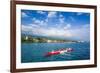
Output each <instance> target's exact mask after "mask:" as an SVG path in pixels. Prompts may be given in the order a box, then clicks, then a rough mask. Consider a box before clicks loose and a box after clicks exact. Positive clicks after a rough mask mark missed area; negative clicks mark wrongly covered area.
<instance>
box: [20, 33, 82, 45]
mask: <svg viewBox="0 0 100 73" xmlns="http://www.w3.org/2000/svg"><path fill="white" fill-rule="evenodd" d="M21 42H22V43H79V42H84V41H74V40H63V39H52V38H46V37H33V36H29V35H27V36H25V35H24V36H23V35H22V36H21Z"/></svg>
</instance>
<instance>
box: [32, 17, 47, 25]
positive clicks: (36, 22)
mask: <svg viewBox="0 0 100 73" xmlns="http://www.w3.org/2000/svg"><path fill="white" fill-rule="evenodd" d="M33 23H35V24H37V25H40V26H45V25H47V22H46V21H45V20H39V19H36V18H33Z"/></svg>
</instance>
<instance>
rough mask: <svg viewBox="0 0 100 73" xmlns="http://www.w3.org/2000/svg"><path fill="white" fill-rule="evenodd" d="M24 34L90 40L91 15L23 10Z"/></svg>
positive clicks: (22, 27) (22, 25) (22, 26)
mask: <svg viewBox="0 0 100 73" xmlns="http://www.w3.org/2000/svg"><path fill="white" fill-rule="evenodd" d="M21 32H22V34H28V35H34V36H48V37H54V38H64V39H72V40H81V41H89V40H90V13H84V12H62V11H41V10H21Z"/></svg>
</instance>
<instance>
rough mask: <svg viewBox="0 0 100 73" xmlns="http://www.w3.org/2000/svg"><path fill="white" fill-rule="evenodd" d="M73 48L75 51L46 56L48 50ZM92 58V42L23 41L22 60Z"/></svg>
mask: <svg viewBox="0 0 100 73" xmlns="http://www.w3.org/2000/svg"><path fill="white" fill-rule="evenodd" d="M61 48H73V52H71V53H64V54H59V55H54V56H50V57H45V55H46V53H47V52H50V51H52V50H59V49H61ZM87 59H90V44H89V43H87V42H85V43H22V45H21V62H22V63H30V62H48V61H70V60H87Z"/></svg>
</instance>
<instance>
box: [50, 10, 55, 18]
mask: <svg viewBox="0 0 100 73" xmlns="http://www.w3.org/2000/svg"><path fill="white" fill-rule="evenodd" d="M56 14H57V12H53V11H50V12H48V18H51V17H56Z"/></svg>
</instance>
